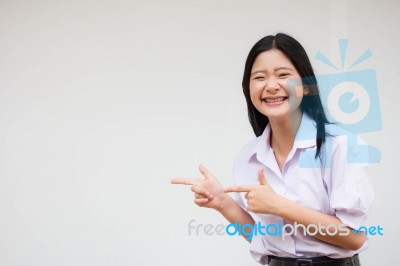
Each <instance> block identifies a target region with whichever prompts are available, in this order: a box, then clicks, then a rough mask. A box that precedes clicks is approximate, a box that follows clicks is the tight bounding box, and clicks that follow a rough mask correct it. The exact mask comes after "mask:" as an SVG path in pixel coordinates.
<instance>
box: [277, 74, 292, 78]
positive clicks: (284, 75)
mask: <svg viewBox="0 0 400 266" xmlns="http://www.w3.org/2000/svg"><path fill="white" fill-rule="evenodd" d="M287 76H289V73H280V74H279V75H278V77H280V78H285V77H287Z"/></svg>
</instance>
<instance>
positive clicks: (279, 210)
mask: <svg viewBox="0 0 400 266" xmlns="http://www.w3.org/2000/svg"><path fill="white" fill-rule="evenodd" d="M292 203H293V202H292V201H290V200H288V199H287V198H284V197H281V200H280V201H279V205H278V206H277V207H276V208H275V211H274V213H273V214H274V215H276V216H279V217H282V218H286V217H287V214H288V213H289V212H290V209H291V205H292Z"/></svg>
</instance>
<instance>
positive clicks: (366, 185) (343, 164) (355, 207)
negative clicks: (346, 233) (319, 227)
mask: <svg viewBox="0 0 400 266" xmlns="http://www.w3.org/2000/svg"><path fill="white" fill-rule="evenodd" d="M333 139H334V140H332V168H331V171H330V172H331V176H330V211H331V213H332V214H334V215H336V217H338V218H339V219H340V220H341V222H342V223H343V224H346V225H347V226H349V227H351V228H355V229H358V228H360V226H362V225H366V222H367V218H368V214H369V212H370V209H371V207H372V202H373V200H374V197H375V196H374V192H373V189H372V185H371V183H370V180H369V175H368V164H369V163H368V158H369V156H368V146H367V145H366V144H365V143H364V142H363V141H362V140H361V139H360V138H356V137H354V138H353V137H350V138H349V137H348V136H338V137H333ZM348 139H354V141H353V143H352V141H348ZM351 158H363V160H361V162H355V161H354V160H352V159H351Z"/></svg>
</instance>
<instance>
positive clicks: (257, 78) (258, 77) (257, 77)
mask: <svg viewBox="0 0 400 266" xmlns="http://www.w3.org/2000/svg"><path fill="white" fill-rule="evenodd" d="M253 79H255V80H264V79H265V77H263V76H255V77H254V78H253Z"/></svg>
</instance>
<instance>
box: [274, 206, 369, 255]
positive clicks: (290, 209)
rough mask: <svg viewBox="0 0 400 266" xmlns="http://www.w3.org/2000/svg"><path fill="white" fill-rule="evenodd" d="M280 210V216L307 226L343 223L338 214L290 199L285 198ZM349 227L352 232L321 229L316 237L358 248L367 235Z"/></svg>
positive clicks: (349, 247)
mask: <svg viewBox="0 0 400 266" xmlns="http://www.w3.org/2000/svg"><path fill="white" fill-rule="evenodd" d="M279 210H280V211H278V213H276V214H277V215H278V216H281V217H282V218H284V219H286V220H288V221H290V222H297V224H302V225H304V226H305V227H307V226H309V225H316V226H320V228H326V226H328V225H335V226H336V227H338V226H339V225H341V224H342V222H341V221H340V219H339V218H337V217H336V216H333V215H328V214H325V213H321V212H318V211H316V210H313V209H310V208H307V207H304V206H301V205H299V204H297V203H295V202H293V201H290V200H288V199H284V200H283V204H282V206H281V208H279ZM310 228H311V227H310ZM348 229H349V232H350V233H349V234H345V235H340V234H339V233H336V234H334V235H331V234H327V232H326V230H325V229H323V230H322V229H321V230H318V232H317V234H316V235H315V237H316V238H318V239H319V240H322V241H324V242H327V243H330V244H332V245H336V246H340V247H343V248H346V249H350V250H357V249H359V248H360V247H361V246H362V245H363V244H364V241H365V235H364V233H362V234H353V233H351V228H348ZM330 231H331V230H330Z"/></svg>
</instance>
